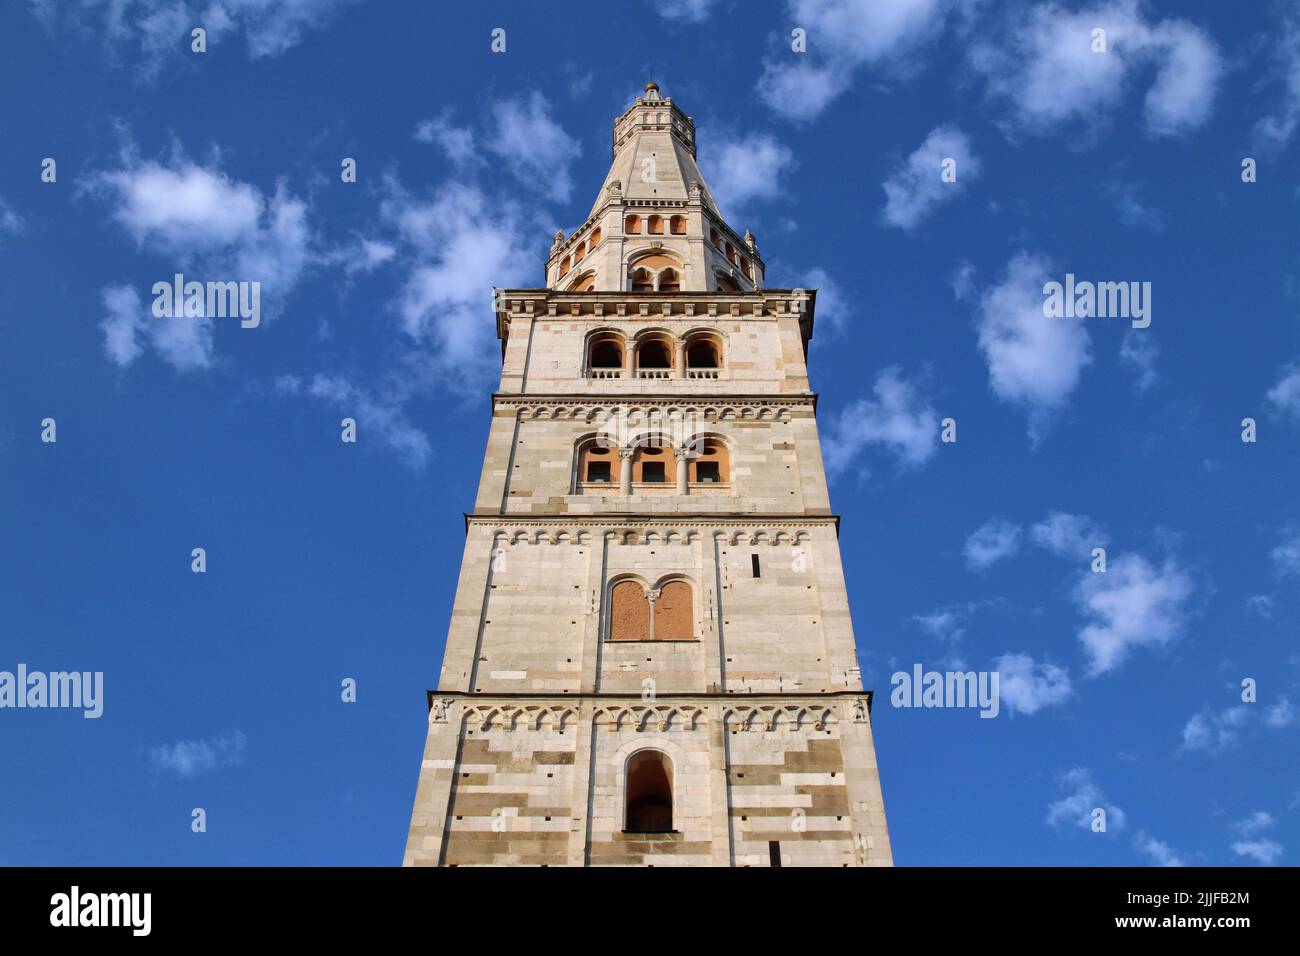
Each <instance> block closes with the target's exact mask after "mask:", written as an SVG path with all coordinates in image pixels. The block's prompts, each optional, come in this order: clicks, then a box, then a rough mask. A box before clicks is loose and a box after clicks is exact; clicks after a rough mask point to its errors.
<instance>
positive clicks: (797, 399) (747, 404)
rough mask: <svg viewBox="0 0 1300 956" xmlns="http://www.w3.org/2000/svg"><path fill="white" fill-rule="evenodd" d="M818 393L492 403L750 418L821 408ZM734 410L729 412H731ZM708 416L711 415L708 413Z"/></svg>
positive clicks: (554, 397) (523, 396)
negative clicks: (767, 412)
mask: <svg viewBox="0 0 1300 956" xmlns="http://www.w3.org/2000/svg"><path fill="white" fill-rule="evenodd" d="M817 400H818V396H817V393H816V392H800V393H791V394H775V393H768V394H761V395H734V394H714V395H700V394H695V393H690V394H684V395H683V394H676V395H674V394H671V393H668V394H665V393H662V392H653V393H652V392H644V393H633V394H622V393H616V392H605V393H592V392H569V393H567V394H566V393H556V392H551V393H546V394H532V393H528V392H493V393H492V407H493V409H497V408H515V409H518V410H519V412H521V413H523V412H526V411H532V412H533V417H540V415H539V414H538V413H539V412H540V411H541V410H543V409H544V410H546V411H549V412H552V413H555V412H558V413H559V414H560V416H561V417H569V418H576V417H580V416H583V415H584V414H590V413H591V412H593V411H595V410H596V409H597V408H600V409H606V408H608V409H625V410H628V411H640V412H651V411H655V412H658V413H659V414H660V415H661V416H665V417H668V418H672V417H673V414H672V413H673V411H674V410H678V409H695V408H704V409H712V410H716V411H718V412H721V413H722V414H721V415H718V414H715V415H713V416H712V418H719V417H722V418H739V419H740V420H741V421H749V420H752V419H754V418H758V417H760V416H759V415H758V414H755V412H754V411H753V410H755V409H768V408H780V409H788V408H797V407H800V406H811V408H812V410H813V413H814V414H815V413H816V411H817ZM728 412H730V413H731V414H730V415H728V414H727V413H728ZM705 417H706V418H707V417H709V416H707V415H706V416H705Z"/></svg>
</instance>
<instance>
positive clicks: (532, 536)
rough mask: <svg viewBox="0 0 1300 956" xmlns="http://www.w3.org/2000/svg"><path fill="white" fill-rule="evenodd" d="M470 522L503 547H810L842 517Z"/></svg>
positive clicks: (504, 518) (505, 518) (479, 517)
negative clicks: (817, 530)
mask: <svg viewBox="0 0 1300 956" xmlns="http://www.w3.org/2000/svg"><path fill="white" fill-rule="evenodd" d="M469 521H470V523H471V524H477V525H488V526H491V527H494V528H495V533H494V535H493V537H494V538H495V539H496V540H497V541H498V543H499V545H526V544H546V545H558V544H577V545H586V544H591V543H592V542H593V541H608V542H609V543H610V544H612V545H620V544H622V545H641V544H664V545H672V544H695V543H696V542H698V541H719V542H721V543H722V544H725V545H731V546H736V545H742V544H744V545H754V546H759V545H768V546H771V547H776V546H777V545H782V544H784V545H799V544H805V543H807V542H808V541H810V540H811V539H812V532H811V530H810V529H811V528H812V527H815V526H816V525H817V524H832V525H833V524H834V522H835V521H836V519H835V518H834V517H833V516H827V517H826V518H824V519H818V518H809V517H806V516H800V518H799V519H798V520H797V521H788V522H786V521H781V520H779V519H774V520H770V521H755V520H754V519H752V518H736V519H727V518H705V519H699V520H696V521H692V520H691V519H677V518H667V519H665V520H662V521H656V520H644V521H643V520H637V519H633V520H630V521H627V520H624V521H619V520H618V519H617V518H610V517H609V516H604V517H593V518H591V519H590V520H587V521H584V520H582V519H581V518H571V517H567V516H566V518H565V519H564V520H563V521H562V522H557V521H556V520H555V518H554V517H553V516H552V517H549V518H544V519H541V521H542V522H544V523H537V522H530V521H527V520H526V518H525V516H519V517H518V518H516V517H515V516H491V517H489V516H485V515H473V516H470V517H469ZM733 522H735V523H733Z"/></svg>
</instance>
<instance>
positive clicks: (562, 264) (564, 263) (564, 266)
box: [560, 256, 569, 276]
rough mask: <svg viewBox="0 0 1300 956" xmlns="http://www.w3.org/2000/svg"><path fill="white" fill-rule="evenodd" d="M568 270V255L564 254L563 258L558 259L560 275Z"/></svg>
mask: <svg viewBox="0 0 1300 956" xmlns="http://www.w3.org/2000/svg"><path fill="white" fill-rule="evenodd" d="M568 271H569V257H568V256H565V257H564V258H563V259H561V260H560V275H561V276H563V275H564V274H565V273H566V272H568Z"/></svg>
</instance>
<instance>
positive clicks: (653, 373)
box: [636, 335, 673, 378]
mask: <svg viewBox="0 0 1300 956" xmlns="http://www.w3.org/2000/svg"><path fill="white" fill-rule="evenodd" d="M672 367H673V352H672V346H671V344H670V343H669V341H668V339H667V338H665V337H664V336H662V335H653V336H647V337H646V338H643V339H642V340H641V341H640V342H638V343H637V347H636V370H637V376H638V377H639V378H668V377H669V374H670V372H671V371H672Z"/></svg>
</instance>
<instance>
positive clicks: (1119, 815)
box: [1047, 767, 1128, 833]
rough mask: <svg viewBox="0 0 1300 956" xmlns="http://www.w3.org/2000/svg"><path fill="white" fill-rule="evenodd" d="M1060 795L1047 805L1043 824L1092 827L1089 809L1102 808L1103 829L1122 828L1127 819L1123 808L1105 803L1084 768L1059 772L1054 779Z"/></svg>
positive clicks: (1099, 788) (1098, 789)
mask: <svg viewBox="0 0 1300 956" xmlns="http://www.w3.org/2000/svg"><path fill="white" fill-rule="evenodd" d="M1057 783H1058V785H1059V788H1060V790H1061V791H1062V793H1063V795H1062V796H1061V798H1060V799H1058V800H1055V801H1053V802H1052V803H1051V804H1049V805H1048V807H1047V824H1048V826H1052V827H1059V826H1061V825H1063V824H1068V825H1070V826H1076V827H1080V828H1082V829H1084V830H1091V829H1092V821H1093V811H1094V810H1096V809H1102V810H1105V811H1106V832H1107V833H1115V832H1118V831H1119V830H1122V829H1124V827H1125V826H1126V825H1127V823H1128V818H1127V817H1126V816H1125V814H1124V811H1123V810H1122V809H1120V808H1119V807H1117V806H1115V805H1114V804H1113V803H1111V802H1109V800H1108V799H1107V797H1106V795H1105V794H1104V793H1102V790H1101V787H1099V786H1097V784H1096V783H1095V782H1094V781H1093V779H1092V771H1091V770H1089V769H1088V768H1086V767H1075V768H1074V769H1072V770H1069V771H1067V772H1065V773H1063V774H1062V775H1061V777H1060V779H1059V780H1058V781H1057Z"/></svg>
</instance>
